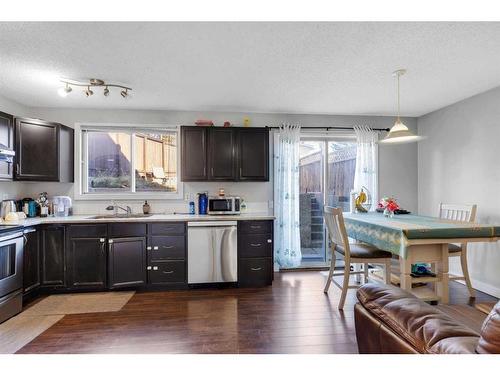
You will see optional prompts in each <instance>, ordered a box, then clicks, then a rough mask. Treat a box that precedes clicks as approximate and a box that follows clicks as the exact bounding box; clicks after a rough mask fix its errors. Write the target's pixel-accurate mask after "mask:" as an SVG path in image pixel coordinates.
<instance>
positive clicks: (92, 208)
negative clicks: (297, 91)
mask: <svg viewBox="0 0 500 375" xmlns="http://www.w3.org/2000/svg"><path fill="white" fill-rule="evenodd" d="M7 104H9V103H7V101H6V100H5V101H0V110H4V111H5V112H10V113H14V114H21V115H30V116H33V117H37V118H42V119H45V120H48V121H57V122H61V123H63V124H65V125H68V126H72V127H73V126H74V124H75V123H77V122H98V123H99V122H110V123H119V122H123V123H134V124H175V125H177V124H182V125H189V124H193V123H194V121H195V120H197V119H199V118H209V119H211V120H213V121H214V122H215V123H216V124H222V122H224V121H230V122H231V123H232V124H235V125H236V126H237V125H240V124H241V123H242V122H243V117H244V116H248V117H250V119H251V126H277V125H279V124H281V123H282V122H290V123H299V124H301V125H302V126H304V127H307V126H353V125H359V124H366V125H370V126H372V127H374V128H387V127H390V126H391V125H392V124H393V122H394V118H392V117H381V116H329V115H290V114H263V113H222V112H183V111H156V110H82V109H57V108H30V109H29V110H28V109H26V108H23V107H16V106H11V105H7ZM26 111H28V112H26ZM404 121H405V123H406V124H407V125H408V126H409V127H410V128H412V129H413V130H415V131H416V119H414V118H407V119H404ZM379 164H380V178H379V180H380V182H379V185H380V186H379V192H380V194H381V195H391V196H395V197H397V198H399V201H400V202H401V204H402V205H403V206H404V207H405V208H408V209H409V210H412V211H415V210H416V209H417V173H416V170H417V146H416V145H414V144H410V145H380V148H379ZM221 186H223V187H224V188H225V189H226V192H227V193H228V194H235V195H236V194H237V195H240V196H242V197H243V198H245V199H246V200H247V202H248V208H249V210H252V211H263V210H267V208H268V204H269V201H272V200H273V186H272V181H270V182H268V183H266V182H240V183H203V182H197V183H185V184H184V191H185V192H188V193H190V192H199V191H205V190H209V192H213V193H215V192H216V191H217V189H218V188H219V187H221ZM2 191H7V192H8V193H9V194H10V195H12V194H15V196H14V197H15V198H22V197H24V196H37V195H38V193H40V192H42V191H47V192H48V193H49V195H56V194H63V195H70V196H73V184H62V183H6V182H0V193H1V192H2ZM121 202H122V203H124V204H129V205H132V206H133V209H134V210H137V211H139V210H140V207H141V205H142V202H140V201H128V202H125V201H121ZM108 203H109V202H106V201H104V202H103V201H77V202H75V213H99V212H103V210H104V208H105V206H106V205H107V204H108ZM151 203H152V209H153V211H154V212H165V211H167V212H173V211H186V210H187V204H186V202H184V201H182V200H178V201H171V200H169V201H154V202H151Z"/></svg>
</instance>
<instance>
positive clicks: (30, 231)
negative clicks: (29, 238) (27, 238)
mask: <svg viewBox="0 0 500 375" xmlns="http://www.w3.org/2000/svg"><path fill="white" fill-rule="evenodd" d="M33 232H36V229H25V230H23V233H24V234H27V233H33Z"/></svg>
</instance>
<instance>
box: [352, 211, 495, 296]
mask: <svg viewBox="0 0 500 375" xmlns="http://www.w3.org/2000/svg"><path fill="white" fill-rule="evenodd" d="M344 222H345V227H346V231H347V234H348V236H349V237H350V238H352V239H354V240H357V241H361V242H365V243H368V244H371V245H374V246H376V247H377V248H379V249H382V250H386V251H389V252H391V253H392V254H393V255H394V256H393V257H394V258H396V259H398V260H399V275H397V274H395V275H393V276H394V279H395V280H396V282H398V283H399V285H400V287H401V288H402V289H405V290H407V291H409V292H412V293H414V294H415V295H416V296H417V297H420V298H422V299H424V300H427V301H439V302H441V303H443V304H447V303H448V302H449V267H448V246H449V244H461V243H469V242H493V241H498V240H499V239H500V225H491V224H478V223H469V222H461V221H453V220H448V219H441V218H437V217H430V216H421V215H414V214H404V215H403V214H401V215H393V216H386V215H384V214H382V213H379V212H366V213H345V214H344ZM417 263H426V264H433V265H437V267H435V268H433V269H435V270H436V273H435V275H428V276H423V277H417V276H416V275H413V276H412V264H417ZM417 283H418V284H422V283H425V284H426V283H433V285H434V288H433V289H429V288H419V290H418V292H417V290H416V288H413V285H414V284H417ZM423 290H424V292H422V291H423Z"/></svg>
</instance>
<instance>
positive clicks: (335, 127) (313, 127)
mask: <svg viewBox="0 0 500 375" xmlns="http://www.w3.org/2000/svg"><path fill="white" fill-rule="evenodd" d="M266 128H268V129H279V128H280V127H279V126H266ZM301 129H326V130H330V129H336V130H354V127H352V126H304V127H302V128H301ZM372 130H375V131H378V132H388V131H389V130H391V129H390V128H384V129H372Z"/></svg>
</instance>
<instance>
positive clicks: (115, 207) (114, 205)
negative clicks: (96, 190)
mask: <svg viewBox="0 0 500 375" xmlns="http://www.w3.org/2000/svg"><path fill="white" fill-rule="evenodd" d="M111 203H112V205H110V206H108V207H106V210H108V211H114V215H118V209H120V210H123V211H125V212H126V213H127V215H132V208H130V206H125V207H126V208H123V207H121V206H118V205H117V204H116V203H115V202H111Z"/></svg>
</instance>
